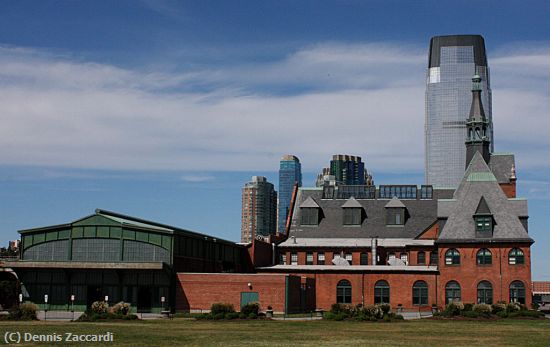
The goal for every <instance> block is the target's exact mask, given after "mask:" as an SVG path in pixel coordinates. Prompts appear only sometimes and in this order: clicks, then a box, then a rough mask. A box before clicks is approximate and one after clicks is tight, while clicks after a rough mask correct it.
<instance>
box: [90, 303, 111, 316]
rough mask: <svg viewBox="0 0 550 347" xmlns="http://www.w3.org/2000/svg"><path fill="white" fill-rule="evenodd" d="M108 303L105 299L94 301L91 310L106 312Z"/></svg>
mask: <svg viewBox="0 0 550 347" xmlns="http://www.w3.org/2000/svg"><path fill="white" fill-rule="evenodd" d="M107 308H108V305H107V303H106V302H105V301H96V302H94V303H93V304H92V307H91V309H92V312H93V313H99V314H101V313H106V312H107Z"/></svg>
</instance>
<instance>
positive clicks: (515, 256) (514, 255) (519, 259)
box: [508, 248, 525, 265]
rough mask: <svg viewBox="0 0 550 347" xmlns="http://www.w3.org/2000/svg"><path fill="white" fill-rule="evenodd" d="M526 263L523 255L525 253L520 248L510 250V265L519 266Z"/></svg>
mask: <svg viewBox="0 0 550 347" xmlns="http://www.w3.org/2000/svg"><path fill="white" fill-rule="evenodd" d="M524 263H525V257H524V255H523V251H522V250H521V249H519V248H512V249H511V250H510V253H508V264H510V265H518V264H524Z"/></svg>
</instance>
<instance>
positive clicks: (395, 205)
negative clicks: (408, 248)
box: [385, 197, 406, 225]
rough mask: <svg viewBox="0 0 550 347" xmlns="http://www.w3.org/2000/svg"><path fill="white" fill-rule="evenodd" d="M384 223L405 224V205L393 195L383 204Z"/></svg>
mask: <svg viewBox="0 0 550 347" xmlns="http://www.w3.org/2000/svg"><path fill="white" fill-rule="evenodd" d="M385 208H386V225H404V224H405V215H406V214H405V212H406V207H405V205H404V204H403V203H402V202H401V200H399V199H398V198H396V197H394V198H393V199H391V200H390V202H388V203H387V204H386V206H385Z"/></svg>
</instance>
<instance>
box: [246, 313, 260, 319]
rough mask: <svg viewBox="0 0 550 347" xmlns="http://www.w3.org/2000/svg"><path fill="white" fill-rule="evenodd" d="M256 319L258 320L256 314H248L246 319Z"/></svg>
mask: <svg viewBox="0 0 550 347" xmlns="http://www.w3.org/2000/svg"><path fill="white" fill-rule="evenodd" d="M256 318H258V314H257V313H255V312H250V313H249V314H248V319H256Z"/></svg>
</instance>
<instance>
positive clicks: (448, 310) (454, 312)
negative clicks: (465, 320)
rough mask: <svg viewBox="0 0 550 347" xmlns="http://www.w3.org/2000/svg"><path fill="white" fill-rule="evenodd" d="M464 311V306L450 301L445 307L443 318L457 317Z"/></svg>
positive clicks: (458, 302)
mask: <svg viewBox="0 0 550 347" xmlns="http://www.w3.org/2000/svg"><path fill="white" fill-rule="evenodd" d="M462 311H464V304H463V303H462V302H460V301H451V302H449V303H448V304H447V306H446V307H445V312H444V313H445V314H444V315H445V316H450V317H452V316H458V315H460V313H461V312H462Z"/></svg>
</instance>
